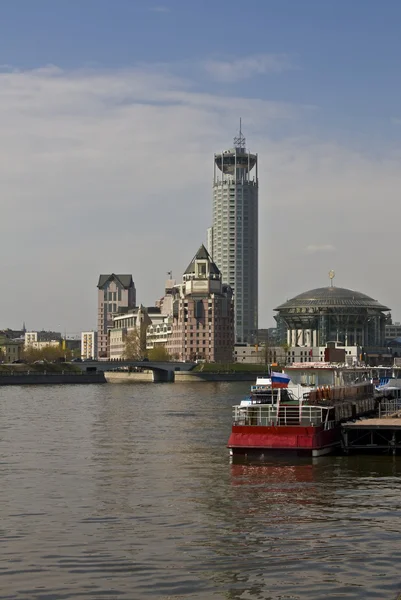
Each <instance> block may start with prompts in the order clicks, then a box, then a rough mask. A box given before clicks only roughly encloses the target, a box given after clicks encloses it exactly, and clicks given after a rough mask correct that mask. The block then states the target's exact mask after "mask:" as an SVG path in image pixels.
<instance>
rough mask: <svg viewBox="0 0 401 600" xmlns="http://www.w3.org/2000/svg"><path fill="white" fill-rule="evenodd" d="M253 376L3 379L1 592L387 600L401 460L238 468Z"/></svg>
mask: <svg viewBox="0 0 401 600" xmlns="http://www.w3.org/2000/svg"><path fill="white" fill-rule="evenodd" d="M248 388H249V384H222V383H219V384H213V383H195V384H188V385H186V384H164V385H163V384H159V385H156V384H144V385H139V384H137V385H135V384H134V385H111V384H110V385H88V386H84V385H82V386H78V385H77V386H43V387H42V386H40V387H39V386H27V387H1V388H0V415H1V420H0V517H1V525H0V543H1V546H0V548H1V555H0V598H1V599H7V600H13V599H18V600H67V599H68V600H69V599H74V600H78V599H79V600H81V599H82V600H84V599H85V600H88V599H90V600H102V599H114V598H116V599H122V600H126V599H128V600H142V599H143V600H147V599H149V600H153V599H166V600H167V599H168V600H187V599H194V600H209V599H238V600H240V599H241V600H267V599H271V600H278V599H282V600H283V599H308V600H314V599H319V600H321V599H322V600H334V599H336V600H337V599H340V598H353V599H358V600H359V599H360V600H362V599H363V600H366V599H368V598H377V599H380V600H386V599H389V600H394V599H395V598H396V597H397V594H398V593H399V592H400V591H401V575H400V565H401V493H400V492H401V460H400V458H399V457H393V456H381V457H369V456H367V457H366V456H365V457H357V456H351V457H324V458H321V459H314V461H313V462H312V459H302V460H301V459H293V460H292V461H291V462H290V461H288V460H286V461H283V460H280V461H279V460H275V461H270V462H267V463H264V464H263V465H244V464H239V465H233V464H231V463H230V460H229V456H228V451H227V449H226V447H225V445H226V442H227V439H228V436H229V431H230V422H231V405H232V404H235V403H236V401H237V400H239V399H240V398H241V397H242V396H243V395H244V394H245V393H246V391H247V389H248Z"/></svg>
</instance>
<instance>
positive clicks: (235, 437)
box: [227, 366, 376, 457]
mask: <svg viewBox="0 0 401 600" xmlns="http://www.w3.org/2000/svg"><path fill="white" fill-rule="evenodd" d="M326 369H330V367H329V366H327V367H326ZM335 369H336V381H339V380H341V379H340V378H339V377H338V367H336V368H335ZM276 375H277V374H274V373H273V374H272V376H271V382H270V384H267V383H266V389H265V390H263V393H264V396H262V397H261V392H262V390H260V389H258V390H253V393H252V390H251V396H250V398H249V399H248V400H247V401H245V402H244V401H243V402H241V404H240V405H238V406H234V407H233V423H232V430H231V435H230V438H229V440H228V444H227V445H228V448H229V449H230V453H231V454H232V455H258V456H260V457H264V456H266V455H269V454H272V453H275V452H286V453H287V452H293V453H296V454H298V455H305V454H306V455H309V456H322V455H324V454H329V453H331V452H333V451H334V450H335V449H336V448H337V447H339V446H340V441H341V423H342V422H344V421H346V420H349V419H356V418H358V417H361V416H365V415H368V414H371V413H373V412H374V411H375V408H376V401H375V397H374V389H373V384H372V383H371V382H370V381H359V382H358V383H350V384H348V385H326V386H317V387H315V388H310V387H309V388H305V389H306V391H305V392H303V393H301V395H298V396H296V395H295V394H294V391H293V390H296V389H299V387H296V386H294V387H293V388H292V389H291V387H284V386H282V385H280V386H278V387H276V385H275V383H276V382H277V381H275V379H276V380H277V377H276ZM345 379H347V378H345ZM289 380H290V377H289V376H288V374H287V376H286V385H287V386H288V383H289ZM262 398H263V400H262Z"/></svg>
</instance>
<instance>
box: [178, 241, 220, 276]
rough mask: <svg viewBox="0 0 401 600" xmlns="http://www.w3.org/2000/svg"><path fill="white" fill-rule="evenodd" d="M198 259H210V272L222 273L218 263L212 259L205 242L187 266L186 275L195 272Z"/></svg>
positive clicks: (213, 273) (214, 273)
mask: <svg viewBox="0 0 401 600" xmlns="http://www.w3.org/2000/svg"><path fill="white" fill-rule="evenodd" d="M197 260H208V261H209V263H210V273H211V274H212V275H220V271H219V269H218V268H217V266H216V264H215V263H214V262H213V261H212V259H211V256H210V254H209V252H208V251H207V250H206V248H205V246H204V245H203V244H202V245H201V247H200V248H199V250H198V252H197V253H196V254H195V256H194V257H193V259H192V260H191V262H190V263H189V265H188V266H187V268H186V270H185V272H184V275H190V274H191V273H195V261H197Z"/></svg>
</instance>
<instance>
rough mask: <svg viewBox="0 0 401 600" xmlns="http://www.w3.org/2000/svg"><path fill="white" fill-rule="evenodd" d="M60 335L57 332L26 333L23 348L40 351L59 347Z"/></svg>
mask: <svg viewBox="0 0 401 600" xmlns="http://www.w3.org/2000/svg"><path fill="white" fill-rule="evenodd" d="M61 343H62V339H61V333H59V332H57V331H27V332H26V333H25V343H24V345H25V348H26V349H27V348H33V349H34V350H42V349H43V348H49V347H54V348H57V347H59V346H61Z"/></svg>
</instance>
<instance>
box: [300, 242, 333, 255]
mask: <svg viewBox="0 0 401 600" xmlns="http://www.w3.org/2000/svg"><path fill="white" fill-rule="evenodd" d="M305 250H306V252H307V253H308V254H315V253H317V252H334V251H335V248H334V246H333V245H332V244H309V245H308V246H307V247H306V249H305Z"/></svg>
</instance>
